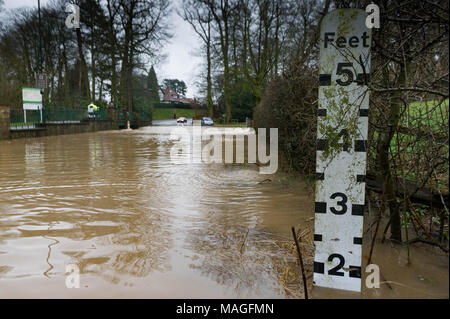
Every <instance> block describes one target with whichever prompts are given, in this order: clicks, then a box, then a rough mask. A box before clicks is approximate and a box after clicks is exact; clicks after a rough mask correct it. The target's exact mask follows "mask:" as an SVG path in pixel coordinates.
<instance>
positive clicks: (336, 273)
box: [328, 254, 345, 277]
mask: <svg viewBox="0 0 450 319" xmlns="http://www.w3.org/2000/svg"><path fill="white" fill-rule="evenodd" d="M334 258H338V259H339V264H338V265H337V266H336V267H334V268H331V269H330V270H328V274H329V275H333V276H341V277H344V273H343V272H340V271H338V270H339V269H342V267H344V264H345V259H344V257H342V255H339V254H331V255H330V257H328V261H329V262H331V261H333V259H334Z"/></svg>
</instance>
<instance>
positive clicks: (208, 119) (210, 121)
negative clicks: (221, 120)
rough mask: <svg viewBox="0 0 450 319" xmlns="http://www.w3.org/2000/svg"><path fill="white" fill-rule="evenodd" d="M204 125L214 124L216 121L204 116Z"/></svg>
mask: <svg viewBox="0 0 450 319" xmlns="http://www.w3.org/2000/svg"><path fill="white" fill-rule="evenodd" d="M202 125H205V126H213V125H214V121H213V120H212V118H210V117H204V118H202Z"/></svg>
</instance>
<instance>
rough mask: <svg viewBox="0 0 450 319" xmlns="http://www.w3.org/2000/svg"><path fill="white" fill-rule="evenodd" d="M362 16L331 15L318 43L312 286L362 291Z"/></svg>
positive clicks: (365, 99)
mask: <svg viewBox="0 0 450 319" xmlns="http://www.w3.org/2000/svg"><path fill="white" fill-rule="evenodd" d="M366 17H367V13H366V12H364V11H363V10H358V9H339V10H335V11H332V12H330V13H329V14H327V15H326V16H325V17H324V19H323V21H322V25H321V33H320V42H319V44H320V67H319V70H320V76H319V110H318V128H317V138H318V141H317V154H316V155H317V160H316V172H317V173H316V175H317V182H316V194H315V231H314V242H315V246H316V251H315V257H314V285H316V286H321V287H328V288H335V289H343V290H351V291H361V253H362V234H363V214H364V204H365V175H366V150H367V131H368V111H369V92H368V89H367V86H366V85H364V84H365V83H367V82H366V81H367V80H368V74H370V71H369V70H370V55H369V54H370V45H371V36H372V34H371V30H370V29H368V28H367V27H366V25H365V21H366ZM366 72H367V74H366Z"/></svg>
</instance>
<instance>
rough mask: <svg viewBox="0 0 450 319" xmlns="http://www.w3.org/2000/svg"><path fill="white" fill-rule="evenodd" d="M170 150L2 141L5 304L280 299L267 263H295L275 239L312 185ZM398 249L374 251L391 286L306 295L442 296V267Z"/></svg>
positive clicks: (87, 139)
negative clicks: (70, 280)
mask: <svg viewBox="0 0 450 319" xmlns="http://www.w3.org/2000/svg"><path fill="white" fill-rule="evenodd" d="M173 143H174V141H173V140H171V138H170V135H169V134H155V133H154V129H153V128H150V127H148V128H141V129H139V130H135V131H107V132H97V133H86V134H77V135H66V136H53V137H44V138H35V139H20V140H10V141H0V297H1V298H28V297H33V298H48V297H56V298H69V297H76V298H110V297H111V298H224V297H225V298H268V297H269V298H271V297H273V298H284V297H286V293H285V290H284V289H283V287H282V283H280V280H279V276H278V274H277V271H278V270H277V267H276V266H275V263H276V262H277V260H290V259H289V258H291V259H293V261H294V262H295V256H294V257H292V256H286V254H285V252H283V251H281V250H280V249H279V248H278V247H279V246H277V245H276V243H277V241H288V240H290V238H291V237H290V236H291V233H290V227H291V226H294V225H299V224H302V223H304V222H306V221H307V220H311V218H312V217H313V202H314V195H313V194H314V193H313V191H312V187H311V185H310V184H308V183H307V182H305V181H302V180H300V179H293V178H289V177H288V176H286V175H283V174H281V173H278V174H275V175H270V176H267V175H261V174H259V171H258V166H256V165H254V164H174V163H173V162H171V161H170V149H171V147H172V145H173ZM267 178H269V179H270V180H269V181H267V180H266V179H267ZM264 180H266V181H264ZM263 181H264V182H263ZM311 235H312V232H311ZM364 247H365V248H364V251H365V255H367V252H368V249H367V246H364ZM405 252H406V250H405V249H403V248H402V247H400V248H399V247H391V245H390V244H383V245H382V244H380V245H379V246H377V248H376V249H375V255H374V262H377V263H379V264H380V267H381V272H382V275H383V276H384V277H385V278H386V279H385V280H387V281H395V283H392V284H391V285H392V288H393V289H389V288H387V287H386V285H382V287H381V288H380V289H378V290H375V289H370V290H368V289H364V290H363V294H362V295H359V294H357V295H355V294H347V293H342V294H336V293H335V292H330V291H328V290H326V289H315V290H314V291H313V296H314V297H316V298H329V297H348V296H350V297H360V296H362V297H368V298H372V297H382V298H390V297H396V298H408V297H414V298H417V297H438V298H448V283H449V278H448V257H447V256H445V255H442V254H439V253H438V252H437V251H435V250H433V249H428V248H426V247H422V246H415V247H412V250H411V254H412V264H411V265H407V264H406V263H405V260H406V259H405V258H406V257H405V256H406V253H405ZM291 261H292V260H291ZM70 264H75V265H77V266H78V267H79V269H80V272H81V277H80V288H79V289H68V288H66V266H67V265H70ZM298 286H299V287H300V286H301V283H299V284H298Z"/></svg>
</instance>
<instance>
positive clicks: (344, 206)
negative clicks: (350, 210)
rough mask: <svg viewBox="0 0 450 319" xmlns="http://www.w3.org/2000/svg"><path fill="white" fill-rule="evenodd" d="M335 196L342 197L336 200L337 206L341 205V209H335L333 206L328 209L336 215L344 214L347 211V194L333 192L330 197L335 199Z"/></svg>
mask: <svg viewBox="0 0 450 319" xmlns="http://www.w3.org/2000/svg"><path fill="white" fill-rule="evenodd" d="M336 197H341V198H342V200H340V201H338V202H337V204H338V205H339V206H341V207H342V209H341V210H337V209H336V208H334V207H330V210H331V212H332V213H333V214H336V215H343V214H345V213H346V212H347V200H348V198H347V195H345V194H344V193H333V194H332V195H331V196H330V198H331V199H335V198H336Z"/></svg>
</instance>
